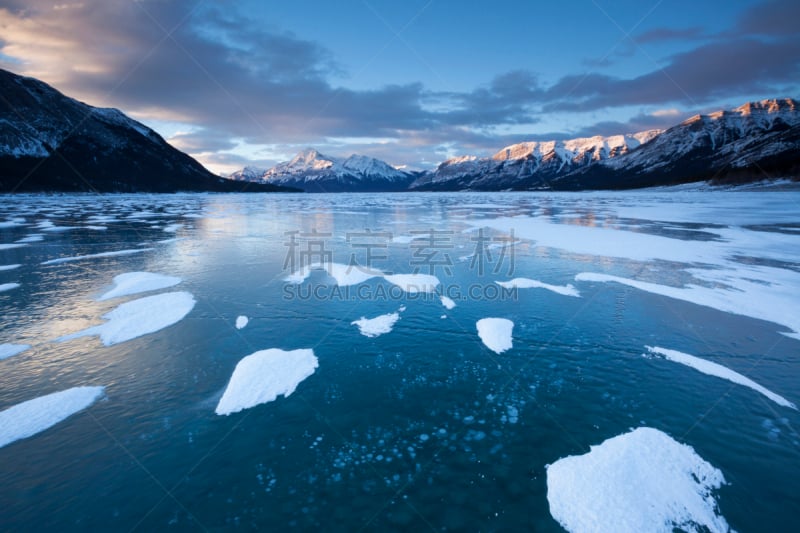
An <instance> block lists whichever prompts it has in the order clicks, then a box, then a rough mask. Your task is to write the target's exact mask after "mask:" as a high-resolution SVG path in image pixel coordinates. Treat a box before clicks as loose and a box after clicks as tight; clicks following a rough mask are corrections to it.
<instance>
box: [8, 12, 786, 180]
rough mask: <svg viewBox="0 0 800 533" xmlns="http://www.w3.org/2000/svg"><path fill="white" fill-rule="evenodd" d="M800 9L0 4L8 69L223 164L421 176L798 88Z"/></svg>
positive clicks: (219, 167)
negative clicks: (341, 162)
mask: <svg viewBox="0 0 800 533" xmlns="http://www.w3.org/2000/svg"><path fill="white" fill-rule="evenodd" d="M799 20H800V2H799V1H798V0H770V1H764V0H632V1H629V0H613V1H612V0H585V1H584V0H573V1H571V2H538V1H534V0H527V1H524V0H516V1H512V0H492V1H488V0H486V1H479V0H475V1H472V0H458V1H445V0H405V1H403V2H399V1H396V0H341V1H336V2H332V1H330V0H328V1H304V0H295V1H291V2H287V1H273V0H269V1H266V0H261V1H258V0H252V1H251V0H238V1H213V2H212V1H197V0H139V1H134V0H83V1H78V2H71V1H70V0H60V1H56V2H45V1H39V0H19V1H17V0H10V1H9V0H0V67H2V68H5V69H8V70H11V71H13V72H16V73H19V74H25V75H30V76H34V77H37V78H40V79H42V80H44V81H46V82H48V83H50V84H51V85H54V86H55V87H56V88H57V89H59V90H61V91H62V92H64V93H66V94H68V95H70V96H74V97H76V98H78V99H80V100H83V101H85V102H87V103H89V104H92V105H96V106H104V107H117V108H119V109H121V110H122V111H124V112H125V113H127V114H129V115H131V116H133V117H135V118H136V119H138V120H140V121H142V122H144V123H145V124H147V125H149V126H150V127H152V128H154V129H156V130H157V131H158V132H159V133H161V134H162V135H163V136H164V137H165V138H167V139H168V140H169V141H170V142H171V143H172V144H174V145H175V146H177V147H178V148H180V149H182V150H184V151H187V152H189V153H190V154H192V155H193V156H195V157H196V158H198V159H199V160H200V161H201V162H202V163H204V164H205V165H206V166H208V167H209V168H210V169H211V170H213V171H216V172H230V171H233V170H236V169H238V168H241V167H242V166H244V165H246V164H254V165H257V166H264V167H266V166H271V165H272V164H274V163H276V162H278V161H283V160H286V159H289V158H291V157H292V156H293V155H294V154H295V153H296V152H297V151H299V150H300V149H302V148H304V147H307V146H311V147H316V148H318V149H319V150H320V151H322V152H324V153H327V154H330V155H334V156H336V155H342V156H346V155H349V154H351V153H362V154H368V155H372V156H375V157H379V158H381V159H384V160H386V161H387V162H389V163H391V164H394V165H409V166H410V167H415V168H429V167H431V166H432V165H435V164H437V163H438V162H440V161H442V160H444V159H445V158H447V157H451V156H456V155H463V154H476V155H486V154H490V153H493V152H495V151H497V150H498V149H500V148H502V147H503V146H505V145H508V144H511V143H514V142H519V141H522V140H543V139H557V138H568V137H576V136H590V135H597V134H603V135H610V134H617V133H626V132H635V131H641V130H645V129H651V128H659V127H667V126H670V125H673V124H675V123H677V122H679V121H681V120H682V119H684V118H686V117H688V116H690V115H692V114H694V113H697V112H704V111H709V110H714V109H719V108H728V107H735V106H738V105H740V104H742V103H744V102H745V101H748V100H757V99H763V98H773V97H784V96H790V97H798V96H800V31H798V21H799Z"/></svg>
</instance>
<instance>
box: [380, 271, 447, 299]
mask: <svg viewBox="0 0 800 533" xmlns="http://www.w3.org/2000/svg"><path fill="white" fill-rule="evenodd" d="M384 278H385V279H386V281H388V282H389V283H391V284H392V285H395V286H397V287H400V288H401V289H403V291H405V292H407V293H409V294H416V293H419V292H435V291H436V287H437V286H438V285H439V278H437V277H436V276H432V275H430V274H391V275H387V276H384Z"/></svg>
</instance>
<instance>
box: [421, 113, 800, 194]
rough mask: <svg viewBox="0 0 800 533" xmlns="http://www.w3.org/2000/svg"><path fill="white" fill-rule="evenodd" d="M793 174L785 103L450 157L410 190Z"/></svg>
mask: <svg viewBox="0 0 800 533" xmlns="http://www.w3.org/2000/svg"><path fill="white" fill-rule="evenodd" d="M799 173H800V108H799V106H798V103H797V102H796V101H795V100H793V99H791V98H785V99H773V100H763V101H761V102H750V103H747V104H744V105H742V106H739V107H737V108H735V109H733V110H729V111H716V112H714V113H710V114H707V115H696V116H694V117H691V118H689V119H687V120H685V121H684V122H682V123H681V124H678V125H676V126H674V127H672V128H669V129H668V130H664V131H662V130H651V131H645V132H641V133H635V134H628V135H615V136H611V137H590V138H583V139H571V140H567V141H549V142H524V143H519V144H515V145H512V146H508V147H506V148H503V149H502V150H500V151H499V152H497V153H496V154H494V155H493V156H492V157H489V158H481V159H479V158H476V157H474V156H462V157H459V158H454V159H449V160H447V161H445V162H444V163H442V164H440V165H439V167H437V169H436V170H435V171H433V172H429V173H426V174H424V175H422V176H421V177H420V178H418V179H417V180H416V181H415V182H414V183H413V184H412V185H411V187H412V189H417V190H464V189H474V190H504V189H513V190H539V189H558V190H581V189H626V188H637V187H649V186H657V185H671V184H677V183H687V182H693V181H704V180H714V181H715V182H724V183H738V182H747V181H753V180H761V179H765V178H770V177H782V176H790V177H792V176H798V174H799Z"/></svg>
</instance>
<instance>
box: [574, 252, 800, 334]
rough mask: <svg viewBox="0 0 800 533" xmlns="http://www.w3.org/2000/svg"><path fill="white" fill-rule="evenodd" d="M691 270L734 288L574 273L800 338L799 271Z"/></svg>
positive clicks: (577, 276) (769, 268) (778, 269)
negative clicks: (762, 324) (759, 322)
mask: <svg viewBox="0 0 800 533" xmlns="http://www.w3.org/2000/svg"><path fill="white" fill-rule="evenodd" d="M690 272H691V273H692V274H694V275H695V276H697V277H699V278H701V279H704V280H705V281H708V282H711V283H717V284H725V285H729V286H730V287H731V289H730V290H726V289H724V288H722V287H716V288H710V287H702V286H699V285H687V286H686V287H671V286H668V285H659V284H657V283H651V282H647V281H638V280H634V279H629V278H622V277H619V276H612V275H608V274H598V273H593V272H582V273H580V274H578V275H576V276H575V280H577V281H595V282H601V283H608V282H614V283H620V284H622V285H627V286H629V287H633V288H636V289H639V290H642V291H646V292H650V293H653V294H659V295H661V296H667V297H669V298H675V299H677V300H683V301H685V302H691V303H694V304H697V305H702V306H705V307H710V308H712V309H717V310H719V311H723V312H726V313H732V314H735V315H742V316H748V317H751V318H757V319H761V320H767V321H769V322H774V323H775V324H780V325H782V326H786V327H787V328H789V329H791V330H792V331H793V333H785V334H786V335H788V336H791V337H795V338H800V313H797V312H796V311H797V298H798V297H800V274H798V273H796V272H792V271H789V270H785V269H780V268H771V267H759V266H749V267H742V268H740V269H738V271H737V272H736V273H734V274H735V275H732V276H727V275H725V273H726V272H729V273H730V272H731V271H728V270H722V271H707V270H699V269H695V270H691V271H690ZM756 280H763V282H760V281H756Z"/></svg>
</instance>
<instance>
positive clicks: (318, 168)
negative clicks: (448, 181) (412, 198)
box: [231, 148, 416, 192]
mask: <svg viewBox="0 0 800 533" xmlns="http://www.w3.org/2000/svg"><path fill="white" fill-rule="evenodd" d="M231 177H232V178H233V179H246V180H248V181H256V182H261V183H270V184H274V185H282V186H288V187H295V188H298V189H301V190H304V191H307V192H388V191H403V190H406V189H408V186H409V184H410V183H411V182H412V181H413V180H414V179H415V178H416V175H415V174H412V173H409V172H404V171H402V170H398V169H396V168H394V167H392V166H391V165H389V164H388V163H386V162H384V161H381V160H379V159H374V158H372V157H367V156H363V155H351V156H350V157H347V158H344V159H342V158H337V157H330V156H327V155H324V154H321V153H320V152H318V151H317V150H314V149H313V148H308V149H306V150H303V151H301V152H300V153H299V154H297V155H296V156H295V157H294V158H293V159H292V160H291V161H287V162H285V163H280V164H278V165H276V166H274V167H272V168H270V169H268V170H266V171H262V172H261V173H258V171H257V170H255V169H252V168H250V169H248V168H245V169H242V170H240V171H238V172H235V173H234V174H232V175H231Z"/></svg>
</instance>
